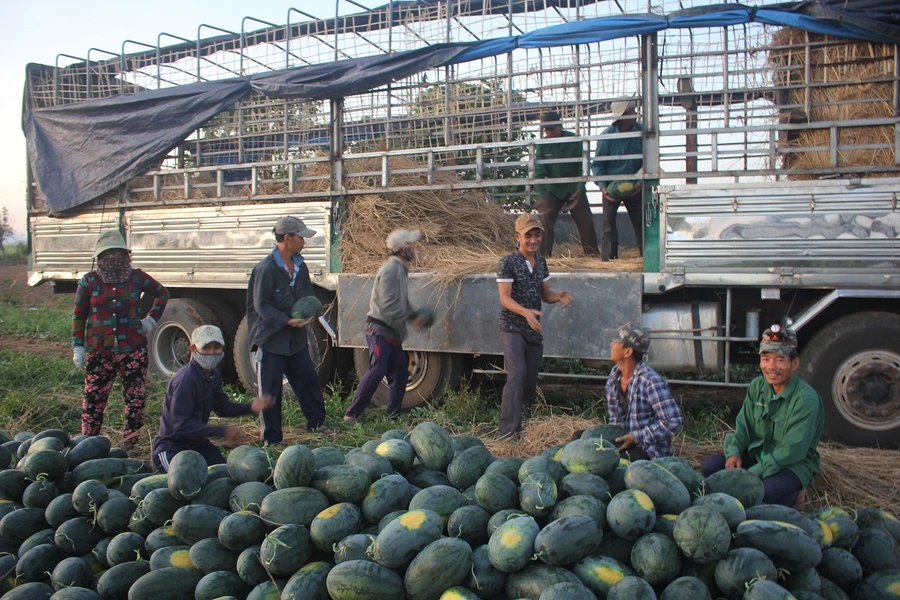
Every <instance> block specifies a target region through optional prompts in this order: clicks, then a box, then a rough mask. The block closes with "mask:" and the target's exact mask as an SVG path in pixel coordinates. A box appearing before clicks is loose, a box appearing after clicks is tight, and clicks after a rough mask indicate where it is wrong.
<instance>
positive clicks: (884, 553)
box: [853, 528, 900, 575]
mask: <svg viewBox="0 0 900 600" xmlns="http://www.w3.org/2000/svg"><path fill="white" fill-rule="evenodd" d="M853 556H855V557H856V559H857V560H858V561H859V565H860V567H862V570H863V573H865V574H866V575H869V574H871V573H875V572H878V571H888V570H897V569H900V555H898V553H897V549H896V546H895V544H894V540H893V538H892V537H891V536H890V534H888V533H887V532H886V531H885V530H883V529H875V528H872V529H863V530H862V531H860V532H859V538H858V539H857V540H856V545H855V546H853Z"/></svg>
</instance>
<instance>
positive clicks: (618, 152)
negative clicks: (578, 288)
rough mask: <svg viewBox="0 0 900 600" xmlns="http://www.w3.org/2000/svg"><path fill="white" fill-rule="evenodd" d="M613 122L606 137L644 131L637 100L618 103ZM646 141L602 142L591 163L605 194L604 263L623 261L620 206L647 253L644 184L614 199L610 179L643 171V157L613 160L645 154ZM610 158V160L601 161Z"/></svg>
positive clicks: (604, 133) (616, 140)
mask: <svg viewBox="0 0 900 600" xmlns="http://www.w3.org/2000/svg"><path fill="white" fill-rule="evenodd" d="M610 109H611V112H612V116H613V122H612V124H611V125H610V126H609V127H607V128H606V129H604V130H603V131H602V132H601V133H602V135H612V134H616V133H627V132H630V131H643V129H644V127H643V125H642V124H641V122H640V121H638V120H637V103H636V102H635V101H634V100H633V99H630V98H629V99H623V100H616V101H615V102H612V104H611V106H610ZM642 153H643V142H642V140H641V138H640V137H629V138H624V139H622V138H618V139H602V140H600V141H599V142H597V152H596V153H595V155H594V158H595V160H594V162H593V163H592V164H591V173H593V174H594V175H595V176H596V177H599V179H598V180H597V181H596V184H597V187H599V188H600V191H601V193H602V194H603V220H602V221H601V227H600V250H601V255H602V257H603V260H610V259H615V258H619V229H618V226H617V224H616V215H617V213H618V212H619V205H620V204H624V205H625V210H627V211H628V218H629V219H631V225H632V227H634V236H635V238H637V247H638V251H640V252H641V254H643V231H644V230H643V227H644V226H643V222H642V210H643V203H642V190H641V183H640V181H638V182H636V183H634V188H633V192H632V193H631V194H630V195H628V196H625V197H613V196H611V195H610V194H609V193H608V188H609V186H611V185H612V182H611V181H609V180H608V179H607V176H609V175H633V174H637V173H639V172H640V171H641V169H642V168H643V166H644V159H643V158H620V159H614V158H611V157H616V156H627V155H629V154H631V155H635V154H636V155H638V156H640V155H642ZM598 159H606V160H598Z"/></svg>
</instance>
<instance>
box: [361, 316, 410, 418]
mask: <svg viewBox="0 0 900 600" xmlns="http://www.w3.org/2000/svg"><path fill="white" fill-rule="evenodd" d="M366 343H367V344H368V345H369V368H368V370H367V371H366V374H365V375H363V377H362V379H361V380H360V381H359V387H357V388H356V393H355V394H353V402H351V403H350V407H349V408H348V409H347V416H348V417H353V418H356V417H358V416H359V415H361V414H363V411H365V410H366V408H368V406H369V403H370V402H372V396H374V395H375V392H376V391H377V390H378V386H379V385H380V384H381V380H382V379H384V378H385V377H387V381H388V390H389V397H388V407H387V413H388V415H389V416H392V417H393V416H397V415H399V414H400V408H401V407H402V406H403V396H404V395H405V394H406V382H407V381H408V380H409V362H408V359H407V356H406V351H405V350H403V346H402V345H401V344H396V345H395V344H392V343H391V342H390V341H388V339H387V338H386V337H384V336H383V335H378V334H377V333H373V334H369V335H367V336H366Z"/></svg>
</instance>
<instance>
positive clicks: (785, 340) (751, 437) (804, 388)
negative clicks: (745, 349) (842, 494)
mask: <svg viewBox="0 0 900 600" xmlns="http://www.w3.org/2000/svg"><path fill="white" fill-rule="evenodd" d="M759 366H760V370H761V371H762V375H761V376H760V377H757V378H756V379H754V380H753V381H752V382H750V387H749V388H748V389H747V395H746V397H745V398H744V404H743V406H742V407H741V411H740V412H739V413H738V416H737V420H736V423H735V426H734V432H733V433H729V434H727V435H726V436H725V452H724V453H722V454H716V455H715V456H712V457H710V458H709V459H707V460H706V461H705V462H704V463H703V465H702V466H701V467H700V471H701V472H702V473H703V475H704V476H706V477H708V476H709V475H711V474H713V473H715V472H716V471H721V470H722V469H747V470H748V471H750V472H751V473H754V474H755V475H757V476H759V478H760V479H762V481H763V487H764V488H765V496H764V497H763V502H765V503H767V504H783V505H785V506H793V505H794V504H795V503H796V502H797V497H798V496H799V495H800V493H801V490H805V489H806V487H807V486H808V485H809V484H810V482H811V481H812V479H813V478H814V477H815V476H816V475H818V474H819V469H820V460H819V453H818V451H817V450H816V447H817V446H818V445H819V438H821V437H822V428H823V426H824V423H825V413H824V408H823V407H822V399H821V398H820V397H819V394H818V393H817V392H816V390H814V389H813V387H812V386H811V385H809V384H808V383H806V382H805V381H803V380H802V379H800V376H799V375H798V374H797V373H798V371H799V370H800V354H799V352H798V350H797V335H796V334H795V333H794V332H793V331H791V330H790V329H788V328H786V327H782V326H781V325H778V324H776V325H772V326H771V327H770V328H769V329H767V330H766V331H765V332H764V333H763V338H762V342H761V343H760V345H759Z"/></svg>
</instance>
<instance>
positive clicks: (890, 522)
mask: <svg viewBox="0 0 900 600" xmlns="http://www.w3.org/2000/svg"><path fill="white" fill-rule="evenodd" d="M856 524H857V525H858V526H859V529H860V531H864V530H866V529H883V530H884V531H886V532H888V533H889V534H890V536H891V537H892V538H894V542H896V543H897V544H900V520H898V519H897V517H895V516H894V515H892V514H891V513H889V512H888V511H886V510H884V509H881V508H862V509H860V510H859V512H857V513H856Z"/></svg>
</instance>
